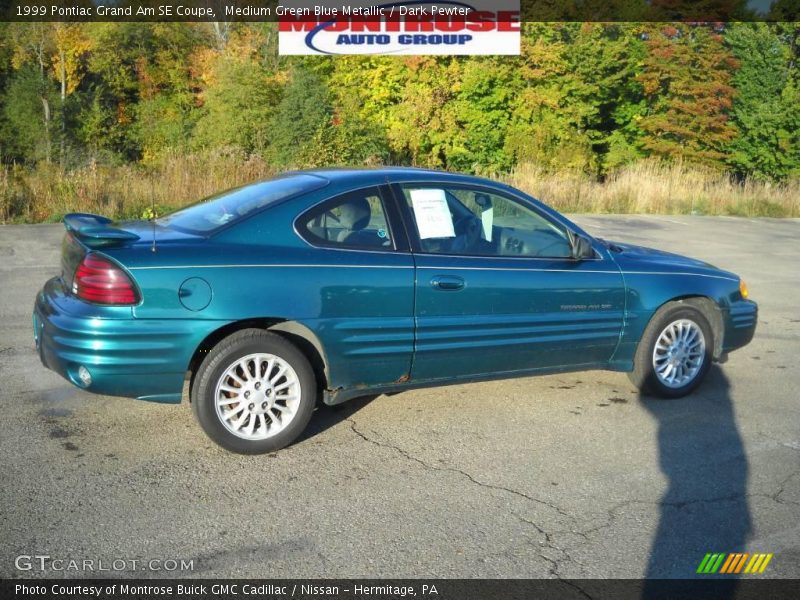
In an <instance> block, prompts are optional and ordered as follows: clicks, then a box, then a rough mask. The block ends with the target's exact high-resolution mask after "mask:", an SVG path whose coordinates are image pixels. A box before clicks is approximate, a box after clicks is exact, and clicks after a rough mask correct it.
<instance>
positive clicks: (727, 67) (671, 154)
mask: <svg viewBox="0 0 800 600" xmlns="http://www.w3.org/2000/svg"><path fill="white" fill-rule="evenodd" d="M643 35H645V37H646V38H647V41H646V45H647V55H646V58H645V59H644V64H643V71H642V73H641V75H639V77H638V80H639V81H640V82H641V83H642V86H643V90H644V96H645V100H646V107H647V109H646V113H645V114H644V116H643V117H642V118H641V119H640V120H639V127H640V128H641V129H642V132H643V136H642V139H641V147H642V149H643V150H644V151H645V152H647V153H648V154H651V155H654V156H657V157H660V158H668V159H679V158H681V159H685V160H687V161H689V162H696V163H702V164H707V165H711V166H714V167H717V168H722V167H723V166H724V164H725V159H726V154H725V149H726V147H727V145H728V144H729V143H730V142H731V140H732V139H733V138H734V137H735V136H736V128H735V127H734V126H733V125H732V124H731V123H730V121H729V111H730V108H731V106H732V103H733V95H734V91H735V90H734V88H733V87H732V86H731V75H732V72H733V70H734V69H735V67H736V60H735V58H734V57H733V56H732V55H731V54H730V52H729V51H728V50H727V49H726V48H725V46H724V43H723V37H722V34H721V32H719V31H717V30H715V29H712V28H710V27H708V26H706V25H686V24H674V25H670V24H663V23H661V24H653V25H651V26H648V27H646V28H644V31H643Z"/></svg>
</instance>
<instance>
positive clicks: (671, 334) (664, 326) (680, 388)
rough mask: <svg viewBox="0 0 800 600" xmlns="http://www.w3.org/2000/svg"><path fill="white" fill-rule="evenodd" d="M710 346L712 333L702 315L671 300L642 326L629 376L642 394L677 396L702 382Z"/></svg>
mask: <svg viewBox="0 0 800 600" xmlns="http://www.w3.org/2000/svg"><path fill="white" fill-rule="evenodd" d="M713 347H714V346H713V333H712V331H711V327H710V325H709V324H708V320H707V319H706V318H705V317H704V316H703V314H702V313H701V312H700V311H699V310H697V309H696V308H694V307H692V306H689V305H687V304H685V303H681V302H674V303H670V304H667V305H666V306H664V307H662V308H661V309H660V310H659V311H658V312H657V313H656V314H655V315H654V317H653V319H652V320H651V321H650V324H649V325H648V326H647V329H645V332H644V335H643V336H642V339H641V341H640V342H639V347H638V348H637V350H636V357H635V359H634V370H633V372H631V373H629V374H628V375H629V377H630V380H631V381H632V382H633V384H634V385H636V387H638V388H639V389H640V390H641V391H643V392H645V393H649V394H652V395H654V396H659V397H662V398H680V397H682V396H685V395H687V394H689V393H691V392H692V391H693V390H694V389H695V388H696V387H697V386H698V385H700V383H701V382H702V380H703V378H704V377H705V375H706V373H707V372H708V369H709V367H710V366H711V358H712V355H711V349H712V348H713Z"/></svg>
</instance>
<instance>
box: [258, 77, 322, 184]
mask: <svg viewBox="0 0 800 600" xmlns="http://www.w3.org/2000/svg"><path fill="white" fill-rule="evenodd" d="M332 118H333V104H332V102H331V95H330V93H329V91H328V88H327V86H326V85H325V82H324V81H323V80H322V78H321V77H320V76H319V75H317V74H316V73H313V72H312V71H310V70H309V69H305V68H301V67H298V68H295V69H294V70H293V71H292V73H291V76H290V79H289V83H288V84H287V85H286V89H285V91H284V94H283V98H282V99H281V101H280V103H279V104H278V106H277V108H276V109H275V113H274V115H273V116H272V119H271V121H270V143H271V147H270V151H269V157H270V158H271V159H272V161H273V162H274V164H276V165H278V166H280V167H284V168H285V167H294V166H301V165H307V164H309V163H310V162H312V161H313V156H314V152H315V150H316V146H317V145H318V144H319V143H320V142H321V141H322V140H324V139H329V138H328V136H326V134H325V131H324V130H325V129H327V128H328V127H329V126H330V123H331V119H332Z"/></svg>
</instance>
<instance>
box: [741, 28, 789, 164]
mask: <svg viewBox="0 0 800 600" xmlns="http://www.w3.org/2000/svg"><path fill="white" fill-rule="evenodd" d="M726 42H727V44H728V45H729V46H730V48H731V50H732V52H733V54H734V56H735V57H736V58H737V60H738V61H739V65H740V66H739V69H738V70H737V71H736V73H735V74H734V76H733V79H732V83H733V85H734V87H735V88H736V91H737V93H736V97H735V98H734V102H733V109H732V116H733V122H734V124H735V125H736V127H737V128H738V130H739V135H738V137H737V138H736V139H734V140H733V141H732V142H731V144H730V150H731V153H730V156H729V159H728V162H729V164H730V165H731V166H732V167H733V169H734V170H735V171H736V172H738V173H740V174H742V175H750V176H755V177H758V178H770V177H774V178H784V177H786V176H787V175H788V174H789V173H790V172H792V171H793V170H795V171H796V170H797V169H798V166H799V165H800V106H799V105H798V102H797V93H796V91H795V90H794V89H793V88H792V81H791V78H790V69H789V61H790V60H791V55H790V52H791V50H790V48H789V47H788V46H787V45H785V44H783V43H781V41H780V39H779V38H778V36H777V35H775V33H774V32H773V31H772V30H771V29H770V27H769V26H768V25H767V24H766V23H740V24H737V25H735V26H732V27H731V29H730V31H729V32H728V35H727V36H726Z"/></svg>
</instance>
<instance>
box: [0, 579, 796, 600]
mask: <svg viewBox="0 0 800 600" xmlns="http://www.w3.org/2000/svg"><path fill="white" fill-rule="evenodd" d="M0 596H1V597H2V598H4V599H11V598H13V599H14V600H25V599H32V598H39V599H59V600H73V599H74V600H88V599H90V598H95V599H100V600H133V599H136V600H163V599H166V598H169V599H185V600H243V599H246V598H258V599H259V600H282V599H285V598H295V599H298V600H323V599H325V600H355V599H359V600H366V599H368V600H395V599H404V598H430V599H436V600H439V599H441V600H444V599H448V600H506V599H508V600H517V599H523V598H525V599H531V598H546V599H548V600H562V599H563V600H572V599H582V600H586V599H592V600H594V599H598V600H599V599H606V598H608V599H614V600H633V599H637V600H640V599H641V600H650V599H662V598H663V599H665V600H666V599H670V600H683V599H686V600H690V599H691V600H716V599H720V600H721V599H731V598H736V599H737V600H740V599H741V600H750V599H752V600H762V599H764V598H769V599H770V600H783V599H786V600H789V599H791V600H795V599H796V598H798V597H800V581H798V580H793V579H782V580H781V579H735V578H729V579H716V578H715V579H691V580H682V579H650V580H636V579H573V580H560V579H546V580H539V579H502V580H496V579H495V580H470V579H398V580H382V579H363V580H357V579H305V580H303V579H297V580H266V579H253V580H245V579H237V580H222V579H180V580H167V579H139V580H134V579H60V580H54V579H40V580H36V579H26V580H21V579H18V580H2V582H0Z"/></svg>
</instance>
